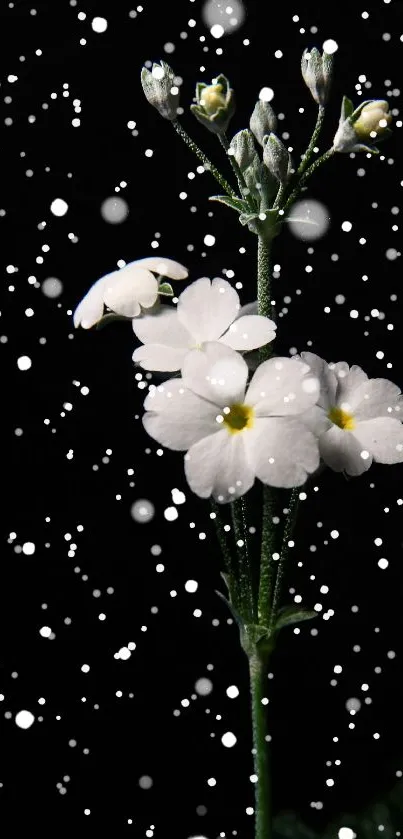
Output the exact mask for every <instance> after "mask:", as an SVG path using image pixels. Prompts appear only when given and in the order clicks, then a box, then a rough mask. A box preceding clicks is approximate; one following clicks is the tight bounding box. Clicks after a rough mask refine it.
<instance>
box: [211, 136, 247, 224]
mask: <svg viewBox="0 0 403 839" xmlns="http://www.w3.org/2000/svg"><path fill="white" fill-rule="evenodd" d="M217 136H218V139H219V141H220V143H221V145H222V147H223V149H224V150H225V152H226V155H227V157H228V160H229V162H230V164H231V166H232V169H233V172H234V175H235V177H236V179H237V181H238V187H239V191H240V193H241V195H242V197H243V198H244V199H245V201H247V202H248V205H249V207H250V209H251V210H252V211H254V210H256V207H255V203H254V201H253V200H252V198H251V194H250V189H249V187H248V185H247V183H246V181H245V178H244V176H243V174H242V171H241V168H240V166H239V164H238V162H237V161H236V160H235V157H234V155H233V154H229V153H228V149H229V147H230V144H229V142H228V139H227V137H226V135H225V134H218V135H217Z"/></svg>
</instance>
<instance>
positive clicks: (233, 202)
mask: <svg viewBox="0 0 403 839" xmlns="http://www.w3.org/2000/svg"><path fill="white" fill-rule="evenodd" d="M209 201H219V202H220V204H226V206H227V207H231V210H236V211H237V213H245V212H247V211H248V209H249V207H248V205H247V203H246V201H243V200H242V199H241V198H230V197H229V195H210V198H209Z"/></svg>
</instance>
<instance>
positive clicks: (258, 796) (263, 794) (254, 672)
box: [249, 653, 272, 839]
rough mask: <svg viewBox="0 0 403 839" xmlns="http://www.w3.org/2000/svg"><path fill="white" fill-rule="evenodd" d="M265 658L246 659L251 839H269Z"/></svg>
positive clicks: (266, 659)
mask: <svg viewBox="0 0 403 839" xmlns="http://www.w3.org/2000/svg"><path fill="white" fill-rule="evenodd" d="M267 662H268V657H266V656H265V657H264V658H263V659H262V657H261V656H259V655H258V654H257V653H256V654H255V655H252V656H250V658H249V677H250V693H251V704H252V731H253V748H254V756H253V762H254V769H255V775H257V781H256V783H255V839H272V817H271V815H272V814H271V810H272V807H271V790H270V759H269V748H268V743H267V741H266V739H265V738H266V734H267V727H266V726H267V723H266V708H265V706H264V705H262V699H263V698H264V697H265V695H266V690H265V687H266V667H267Z"/></svg>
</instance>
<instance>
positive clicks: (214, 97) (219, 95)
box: [200, 84, 225, 116]
mask: <svg viewBox="0 0 403 839" xmlns="http://www.w3.org/2000/svg"><path fill="white" fill-rule="evenodd" d="M222 90H223V86H222V84H211V85H209V86H208V87H205V88H204V90H203V91H202V94H201V96H200V105H201V106H202V107H203V108H204V110H205V111H206V114H208V115H209V116H212V115H213V114H215V113H216V112H217V111H218V108H224V107H225V96H224V94H223V92H222Z"/></svg>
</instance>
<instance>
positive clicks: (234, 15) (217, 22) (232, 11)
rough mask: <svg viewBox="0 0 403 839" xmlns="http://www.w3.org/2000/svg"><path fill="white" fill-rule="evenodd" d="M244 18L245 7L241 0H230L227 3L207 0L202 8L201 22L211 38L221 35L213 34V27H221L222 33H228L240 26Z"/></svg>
mask: <svg viewBox="0 0 403 839" xmlns="http://www.w3.org/2000/svg"><path fill="white" fill-rule="evenodd" d="M244 19H245V9H244V6H243V3H241V0H230V2H229V3H228V4H226V3H220V2H217V0H208V2H207V3H205V4H204V6H203V9H202V20H203V23H204V24H205V25H206V26H207V27H208V29H209V30H210V32H211V34H212V35H213V38H216V37H221V35H219V36H217V35H214V34H213V32H212V29H213V27H215V26H219V27H220V29H222V30H223V31H222V34H224V33H225V34H227V35H228V34H230V33H231V32H235V31H236V30H237V29H239V27H240V26H242V24H243V22H244Z"/></svg>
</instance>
